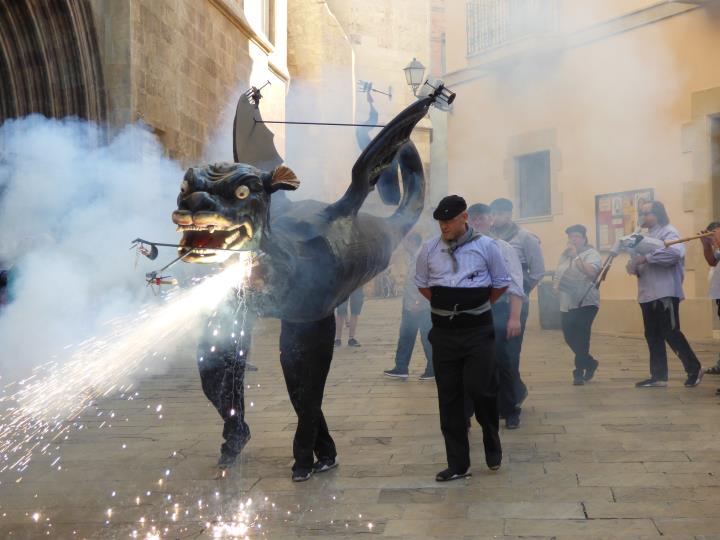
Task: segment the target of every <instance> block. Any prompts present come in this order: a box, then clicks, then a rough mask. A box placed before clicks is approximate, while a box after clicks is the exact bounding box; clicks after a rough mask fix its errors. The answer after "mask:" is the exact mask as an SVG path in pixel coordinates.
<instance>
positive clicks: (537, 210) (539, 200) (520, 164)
mask: <svg viewBox="0 0 720 540" xmlns="http://www.w3.org/2000/svg"><path fill="white" fill-rule="evenodd" d="M515 170H516V179H517V203H518V217H520V218H533V217H541V216H549V215H551V214H552V210H551V207H550V152H549V151H547V150H546V151H543V152H535V153H533V154H525V155H522V156H517V157H516V158H515Z"/></svg>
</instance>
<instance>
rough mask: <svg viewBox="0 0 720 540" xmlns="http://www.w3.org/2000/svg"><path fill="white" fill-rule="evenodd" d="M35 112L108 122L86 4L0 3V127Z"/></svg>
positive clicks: (63, 0)
mask: <svg viewBox="0 0 720 540" xmlns="http://www.w3.org/2000/svg"><path fill="white" fill-rule="evenodd" d="M31 113H41V114H44V115H45V116H48V117H54V118H62V117H65V116H77V117H79V118H83V119H87V120H92V121H95V122H98V123H102V122H104V121H105V118H106V113H107V103H106V98H105V84H104V81H103V74H102V63H101V59H100V53H99V47H98V37H97V32H96V28H95V23H94V19H93V16H92V10H91V6H90V2H89V1H88V0H0V124H2V122H3V121H5V120H6V119H8V118H17V117H21V116H25V115H28V114H31Z"/></svg>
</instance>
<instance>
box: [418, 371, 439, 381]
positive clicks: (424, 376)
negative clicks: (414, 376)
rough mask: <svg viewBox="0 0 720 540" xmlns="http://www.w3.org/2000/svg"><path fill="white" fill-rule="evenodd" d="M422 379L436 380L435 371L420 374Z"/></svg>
mask: <svg viewBox="0 0 720 540" xmlns="http://www.w3.org/2000/svg"><path fill="white" fill-rule="evenodd" d="M418 380H420V381H434V380H435V374H434V373H427V372H425V373H423V374H422V375H420V378H419V379H418Z"/></svg>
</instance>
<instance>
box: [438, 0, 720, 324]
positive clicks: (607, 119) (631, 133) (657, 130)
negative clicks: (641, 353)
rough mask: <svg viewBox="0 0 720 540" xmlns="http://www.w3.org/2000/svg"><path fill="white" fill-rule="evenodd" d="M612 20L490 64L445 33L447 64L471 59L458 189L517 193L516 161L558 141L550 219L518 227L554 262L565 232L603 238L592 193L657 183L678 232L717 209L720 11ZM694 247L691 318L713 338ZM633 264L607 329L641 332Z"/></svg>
mask: <svg viewBox="0 0 720 540" xmlns="http://www.w3.org/2000/svg"><path fill="white" fill-rule="evenodd" d="M585 3H587V4H593V5H594V7H596V8H597V7H598V6H599V5H602V6H604V8H605V9H604V10H598V11H592V10H590V9H589V8H588V12H591V13H592V14H593V17H588V20H587V21H586V23H587V24H595V25H596V24H597V23H598V22H602V20H603V17H618V16H619V15H621V11H620V9H621V6H629V7H632V8H638V7H643V5H644V4H649V2H640V1H637V2H606V1H603V2H585ZM452 4H455V3H450V5H449V6H448V11H447V17H448V27H452V26H453V23H454V24H455V26H456V27H461V28H465V24H464V10H462V9H460V8H461V7H462V6H458V5H452ZM577 4H583V2H577V3H575V2H560V4H559V5H560V14H559V16H560V20H561V21H562V20H563V15H564V14H563V11H562V9H563V8H564V7H567V6H568V5H573V6H574V8H573V12H572V13H570V16H571V17H572V18H573V19H575V20H578V19H580V18H581V17H580V15H582V14H583V10H582V9H579V8H578V7H577ZM684 9H686V8H684ZM649 14H650V15H652V14H653V12H652V11H651V12H649ZM643 16H645V15H643ZM622 23H623V21H621V22H620V24H622ZM614 24H615V23H612V24H611V25H610V26H609V28H608V29H607V31H606V35H604V36H602V37H601V38H599V39H596V40H593V41H590V42H583V41H582V39H581V38H582V32H580V33H578V32H577V31H575V36H573V38H572V40H571V39H569V38H568V37H567V35H565V34H563V32H562V31H561V32H560V33H559V35H556V36H554V39H553V40H550V41H548V42H537V41H535V42H532V46H530V48H528V49H525V50H523V49H522V47H521V46H516V47H517V50H519V51H521V52H520V53H519V54H517V55H514V56H510V57H502V56H501V55H499V54H498V52H497V51H494V52H493V53H492V54H493V55H495V56H494V57H493V60H492V62H490V61H489V60H488V59H487V58H488V57H487V56H486V57H482V56H481V57H480V58H472V59H470V60H468V58H467V57H466V55H465V42H464V32H458V33H457V34H463V35H457V34H456V35H452V34H449V35H448V63H449V65H450V64H451V62H450V59H451V52H450V51H453V53H452V54H453V56H452V65H454V66H460V65H462V66H463V68H465V67H467V66H468V65H469V64H471V65H472V66H475V67H474V68H473V69H460V70H459V71H456V72H454V73H450V74H448V75H446V80H447V82H448V84H450V85H451V87H452V88H453V90H455V91H456V92H457V94H458V97H457V100H456V102H455V107H454V111H453V113H452V114H451V116H450V118H449V120H448V148H447V152H448V163H449V165H448V167H449V171H448V174H449V190H450V192H459V193H462V194H463V195H465V196H466V197H467V198H468V199H469V200H470V201H473V202H476V201H483V202H489V201H491V200H492V199H494V198H496V197H500V196H509V197H510V198H513V194H514V182H515V175H514V170H513V156H514V155H518V154H522V153H526V152H532V151H538V150H545V149H549V150H550V151H551V161H552V165H551V168H552V189H553V193H552V206H553V216H552V218H551V219H548V220H543V221H536V222H529V223H525V224H524V225H523V226H525V227H526V228H528V229H529V230H531V231H533V232H535V233H536V234H537V235H538V236H539V237H540V238H541V240H542V245H543V251H544V254H545V258H546V264H547V267H548V268H549V269H551V268H553V267H554V265H555V263H556V261H557V258H558V257H559V254H560V252H561V251H562V249H564V247H565V235H564V234H563V230H564V228H565V227H566V226H568V225H571V224H573V223H583V224H585V225H586V226H587V227H588V232H589V236H590V238H591V239H592V241H593V242H594V239H595V209H594V205H595V195H597V194H602V193H610V192H616V191H625V190H632V189H640V188H647V187H652V188H654V189H655V197H656V199H658V200H661V201H663V202H665V203H666V206H667V208H668V213H669V215H670V218H671V220H672V223H673V224H674V225H675V226H676V227H677V228H678V229H679V230H680V231H681V233H686V234H691V233H693V232H694V231H697V230H699V228H701V227H702V226H703V225H704V224H706V223H707V222H708V221H709V220H710V217H711V211H710V207H711V199H712V193H711V191H710V189H709V185H710V176H709V164H708V159H707V153H708V145H709V135H708V134H707V114H708V112H716V113H720V100H718V99H717V98H716V97H715V96H714V95H713V96H710V97H709V98H708V100H705V101H709V104H708V103H705V102H704V101H703V99H702V95H699V94H698V93H699V92H700V91H703V90H706V89H709V88H715V87H720V55H717V54H711V51H717V50H720V49H719V47H720V23H718V19H717V18H715V17H713V16H711V14H710V13H709V12H708V11H707V10H706V9H703V8H699V9H693V10H690V11H685V12H683V13H680V14H676V15H674V16H671V17H669V18H663V19H661V20H658V21H656V22H652V23H650V24H643V25H638V26H637V27H635V28H632V29H629V30H627V29H626V31H623V32H619V31H617V32H615V31H613V25H614ZM617 28H620V26H618V27H617ZM578 36H579V37H578ZM450 69H453V68H452V67H450ZM455 69H456V70H457V69H458V68H457V67H456V68H455ZM713 100H714V101H713ZM701 103H702V105H701ZM714 107H716V108H715V110H714V111H712V109H713V108H714ZM694 109H696V110H694ZM708 109H710V111H708ZM687 246H688V260H687V264H686V271H687V273H686V280H685V292H686V295H687V296H688V297H689V298H698V300H693V301H690V302H685V303H684V306H683V313H685V314H686V315H687V316H686V318H685V321H684V326H685V327H686V329H687V330H689V333H690V334H691V335H694V336H704V337H709V336H710V335H711V325H712V314H711V308H710V303H709V302H708V301H706V300H702V297H703V296H704V295H705V292H706V279H707V270H708V269H707V266H706V265H705V264H704V262H702V259H701V257H700V250H699V244H698V243H694V244H688V245H687ZM624 263H625V258H624V257H623V258H621V259H620V261H618V262H617V263H616V264H615V266H614V268H613V269H612V271H611V273H610V276H609V278H608V281H607V282H606V283H605V285H603V289H602V296H603V299H604V305H603V309H601V312H600V313H601V314H600V318H599V320H598V322H597V323H596V328H597V329H598V330H601V331H602V330H607V331H613V332H637V331H639V330H640V321H639V309H638V308H637V306H636V305H635V304H634V298H635V293H636V287H635V280H634V278H630V277H629V276H627V275H625V273H624Z"/></svg>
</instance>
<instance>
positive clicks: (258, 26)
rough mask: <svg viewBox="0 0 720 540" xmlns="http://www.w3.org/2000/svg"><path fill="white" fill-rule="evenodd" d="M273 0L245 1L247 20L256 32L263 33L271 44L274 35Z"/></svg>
mask: <svg viewBox="0 0 720 540" xmlns="http://www.w3.org/2000/svg"><path fill="white" fill-rule="evenodd" d="M272 4H273V0H244V2H243V7H244V9H245V18H246V19H247V20H248V22H249V23H250V24H251V25H252V27H253V28H254V29H255V30H256V31H260V32H262V33H263V34H264V35H265V37H266V38H268V39H269V40H270V42H271V43H272V42H274V36H273V35H272V34H273V24H272V22H273V6H272Z"/></svg>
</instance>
